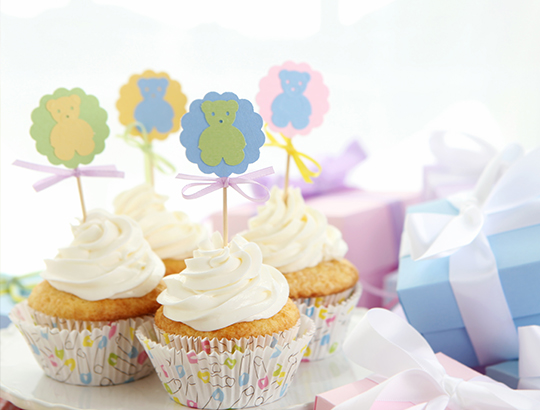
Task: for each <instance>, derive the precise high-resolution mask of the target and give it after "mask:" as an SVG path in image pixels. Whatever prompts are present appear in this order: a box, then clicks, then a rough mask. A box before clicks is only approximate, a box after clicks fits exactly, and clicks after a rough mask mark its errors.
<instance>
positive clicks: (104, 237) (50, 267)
mask: <svg viewBox="0 0 540 410" xmlns="http://www.w3.org/2000/svg"><path fill="white" fill-rule="evenodd" d="M72 231H73V236H74V239H73V242H71V244H70V245H69V246H68V247H67V248H61V249H59V250H58V255H56V257H55V258H54V259H46V260H45V265H46V266H47V268H46V270H45V271H44V272H42V274H41V276H43V278H44V279H45V280H47V281H49V283H50V284H51V285H52V286H54V287H55V288H56V289H59V290H62V291H64V292H69V293H72V294H74V295H75V296H78V297H79V298H81V299H86V300H102V299H123V298H131V297H141V296H144V295H146V294H147V293H148V292H150V291H151V290H152V289H154V288H155V287H156V286H157V285H158V283H159V281H160V280H161V279H162V278H163V275H164V274H165V266H164V265H163V262H162V261H161V260H160V259H159V257H158V256H157V255H156V254H155V253H154V252H152V249H150V245H148V242H146V241H145V240H144V237H143V233H142V230H141V228H140V227H139V226H138V225H137V223H136V222H135V221H134V220H132V219H131V218H128V217H127V216H116V215H112V214H110V213H109V212H107V211H104V210H102V209H96V210H93V211H91V212H89V213H88V215H87V216H86V222H83V223H81V224H80V225H77V226H73V227H72Z"/></svg>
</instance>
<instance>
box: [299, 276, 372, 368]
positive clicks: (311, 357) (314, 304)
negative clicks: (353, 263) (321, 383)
mask: <svg viewBox="0 0 540 410" xmlns="http://www.w3.org/2000/svg"><path fill="white" fill-rule="evenodd" d="M361 294H362V285H360V283H358V284H357V285H356V286H355V287H353V288H352V289H348V290H346V291H344V292H341V293H337V294H335V295H330V296H326V297H318V298H307V299H293V302H294V303H295V304H296V306H298V310H300V313H301V314H304V315H306V316H307V317H309V318H311V319H313V321H314V322H315V334H314V335H313V338H312V339H311V342H310V343H309V346H308V347H307V349H306V352H305V354H304V358H303V361H305V362H310V361H315V360H322V359H326V358H327V357H330V356H332V355H333V354H335V353H336V352H338V351H339V349H340V348H341V345H342V344H343V340H344V338H345V334H346V332H347V328H348V326H349V322H350V320H351V317H352V313H353V310H354V307H355V306H356V304H357V303H358V300H359V299H360V295H361Z"/></svg>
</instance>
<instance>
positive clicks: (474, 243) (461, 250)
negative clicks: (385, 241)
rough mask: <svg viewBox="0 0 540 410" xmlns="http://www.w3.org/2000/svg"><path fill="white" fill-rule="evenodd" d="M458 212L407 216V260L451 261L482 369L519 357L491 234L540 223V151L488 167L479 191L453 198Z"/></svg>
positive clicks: (509, 152) (511, 151)
mask: <svg viewBox="0 0 540 410" xmlns="http://www.w3.org/2000/svg"><path fill="white" fill-rule="evenodd" d="M448 200H449V201H450V202H451V203H452V205H454V206H455V207H456V208H457V209H459V214H458V215H455V216H453V215H441V214H430V213H412V214H407V216H406V219H405V227H404V233H403V239H404V240H403V244H402V250H401V251H402V252H401V255H402V256H405V255H411V258H412V259H413V260H423V259H432V258H440V257H445V256H450V260H449V280H450V284H451V286H452V289H453V292H454V295H455V297H456V301H457V304H458V307H459V310H460V313H461V316H462V319H463V322H464V324H465V327H466V329H467V332H468V334H469V337H470V339H471V343H472V345H473V347H474V350H475V353H476V355H477V358H478V361H479V363H480V364H481V365H487V364H491V363H497V362H501V361H505V360H510V359H515V358H517V356H518V338H517V331H516V329H515V326H514V324H513V319H512V315H511V313H510V310H509V308H508V304H507V303H506V298H505V296H504V292H503V290H502V286H501V283H500V279H499V275H498V269H497V264H496V260H495V256H494V255H493V252H492V251H491V248H490V246H489V242H488V240H487V236H488V235H492V234H495V233H500V232H505V231H509V230H514V229H518V228H522V227H525V226H532V225H536V224H540V149H536V150H534V151H532V152H530V153H529V154H528V155H526V156H523V152H522V149H521V148H520V147H519V146H518V145H511V146H509V147H508V148H507V149H505V150H504V151H503V152H501V153H500V154H499V155H498V156H497V157H495V158H494V159H493V160H492V161H491V162H490V163H489V164H488V166H487V167H486V168H485V170H484V172H483V173H482V175H481V176H480V179H479V180H478V184H477V185H476V188H475V189H474V191H473V192H472V193H463V194H458V195H455V196H453V197H450V198H449V199H448Z"/></svg>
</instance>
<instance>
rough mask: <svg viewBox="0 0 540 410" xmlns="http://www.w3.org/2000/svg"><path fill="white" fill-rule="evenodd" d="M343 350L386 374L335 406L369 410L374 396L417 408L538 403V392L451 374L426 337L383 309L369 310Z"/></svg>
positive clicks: (505, 408)
mask: <svg viewBox="0 0 540 410" xmlns="http://www.w3.org/2000/svg"><path fill="white" fill-rule="evenodd" d="M343 350H344V351H345V354H346V355H347V356H348V357H349V359H351V360H352V361H354V362H355V363H357V364H359V365H360V366H362V367H365V368H367V369H369V370H372V371H374V372H375V373H377V374H380V375H382V376H384V377H387V378H388V379H387V380H385V381H383V382H382V383H380V384H379V385H377V386H375V387H373V388H371V389H370V390H368V391H366V392H364V393H361V394H359V395H358V396H356V397H353V398H351V399H349V400H347V401H346V402H344V403H342V404H340V405H338V406H336V407H335V408H334V410H364V409H365V410H368V409H370V408H371V406H372V405H373V404H374V403H375V402H376V401H400V402H411V403H415V404H414V405H413V406H411V407H409V408H410V409H414V410H421V409H426V410H444V409H449V410H473V409H474V410H493V409H498V410H512V409H514V410H516V409H519V410H526V409H527V410H533V409H539V408H540V391H532V390H531V391H529V390H521V391H516V390H512V389H510V388H509V387H507V386H505V385H503V384H502V383H498V382H495V381H493V380H492V379H490V378H488V377H485V376H477V377H475V378H473V379H471V380H469V381H465V380H463V379H460V378H456V377H451V376H449V375H448V374H447V373H446V370H445V369H444V367H443V366H442V365H441V364H440V363H439V362H438V360H437V358H436V356H435V354H434V353H433V350H431V348H430V347H429V344H428V343H427V342H426V340H425V339H424V338H423V337H422V336H421V335H420V334H419V333H418V332H417V331H416V330H415V329H414V328H413V327H412V326H410V325H409V324H408V323H407V322H406V321H404V320H403V319H401V318H399V317H398V316H397V315H395V314H393V313H391V312H390V311H387V310H384V309H371V310H370V311H368V312H367V313H366V316H365V317H364V318H363V319H362V320H361V321H360V323H359V324H358V325H357V326H356V327H355V328H354V330H353V331H352V333H351V335H350V336H349V337H348V338H347V340H346V341H345V343H344V345H343Z"/></svg>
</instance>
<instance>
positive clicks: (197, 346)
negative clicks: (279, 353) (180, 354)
mask: <svg viewBox="0 0 540 410" xmlns="http://www.w3.org/2000/svg"><path fill="white" fill-rule="evenodd" d="M299 328H300V320H298V323H297V324H296V325H294V326H293V327H292V328H290V329H288V330H286V331H284V332H279V333H274V334H273V335H267V336H258V337H243V338H241V339H231V340H228V339H221V340H219V339H208V338H201V337H186V336H178V335H173V334H169V333H167V332H164V331H163V330H161V329H160V328H159V327H157V326H156V325H155V323H154V331H155V333H156V335H157V337H158V339H157V340H158V342H159V343H161V344H162V345H165V346H167V347H174V348H176V349H182V350H187V351H190V350H193V351H195V352H197V353H198V352H203V351H204V352H206V353H208V354H210V353H212V352H217V353H234V352H235V351H236V350H239V351H241V352H243V351H244V350H246V349H250V350H255V348H256V347H266V346H271V347H274V346H275V345H280V346H284V345H285V344H287V343H290V342H292V341H293V340H294V339H295V338H296V336H297V334H298V329H299Z"/></svg>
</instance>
